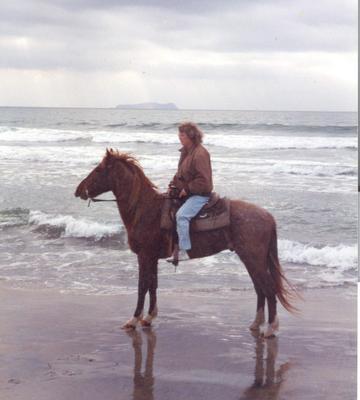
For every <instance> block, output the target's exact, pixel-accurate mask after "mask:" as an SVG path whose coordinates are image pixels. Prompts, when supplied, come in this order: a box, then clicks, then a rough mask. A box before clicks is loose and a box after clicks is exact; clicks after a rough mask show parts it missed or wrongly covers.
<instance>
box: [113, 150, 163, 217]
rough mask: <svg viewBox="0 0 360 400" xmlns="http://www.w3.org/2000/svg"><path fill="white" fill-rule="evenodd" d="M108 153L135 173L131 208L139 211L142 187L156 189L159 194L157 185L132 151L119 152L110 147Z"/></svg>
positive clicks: (133, 210)
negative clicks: (146, 173)
mask: <svg viewBox="0 0 360 400" xmlns="http://www.w3.org/2000/svg"><path fill="white" fill-rule="evenodd" d="M107 155H110V156H111V158H113V159H115V160H119V161H121V162H122V163H123V164H124V165H125V166H126V167H127V168H128V169H129V170H130V171H131V172H132V174H133V182H132V190H131V194H130V204H129V206H130V210H129V211H131V212H133V213H136V211H137V205H138V202H139V200H140V194H141V189H143V188H144V187H145V188H146V187H147V188H151V189H155V190H156V193H157V194H158V190H157V186H156V185H155V184H154V183H153V182H151V180H150V179H149V178H148V177H147V176H146V175H145V173H144V170H143V168H142V166H141V165H140V163H139V161H138V160H137V159H136V158H135V157H134V156H133V155H131V154H130V153H123V152H119V151H118V150H113V149H110V150H108V151H107Z"/></svg>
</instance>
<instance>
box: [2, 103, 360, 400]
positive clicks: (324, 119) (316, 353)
mask: <svg viewBox="0 0 360 400" xmlns="http://www.w3.org/2000/svg"><path fill="white" fill-rule="evenodd" d="M186 120H190V121H195V122H196V123H197V124H198V125H199V127H200V128H201V129H202V130H203V131H204V133H205V136H204V146H205V147H206V148H207V149H208V151H209V153H210V154H211V160H212V167H213V177H214V186H215V188H214V190H215V191H216V192H217V193H219V194H220V195H221V196H226V197H228V198H230V199H241V200H244V201H247V202H251V203H253V204H256V205H258V206H260V207H262V208H264V209H266V210H267V211H268V212H270V213H271V214H272V215H273V217H274V219H275V220H276V224H277V237H278V254H279V259H280V262H281V265H282V268H283V271H284V273H285V275H286V277H287V279H288V280H289V281H290V282H291V284H292V285H294V286H295V287H296V288H297V289H298V291H299V292H300V293H301V294H302V295H303V297H304V302H301V301H299V303H298V304H297V305H298V307H299V308H300V309H301V311H302V314H301V316H299V317H297V316H293V315H290V314H289V313H287V312H286V311H285V310H284V309H283V308H282V307H281V306H280V305H279V307H278V309H279V316H280V332H279V335H278V336H277V337H276V338H274V339H268V340H264V339H263V338H261V337H256V335H255V336H254V335H252V333H251V332H250V331H249V329H248V326H249V325H250V324H251V322H252V321H253V319H254V316H255V307H256V296H255V292H254V289H253V285H252V281H251V279H250V277H249V274H248V273H247V270H246V268H245V266H244V265H243V264H242V262H240V261H239V258H238V256H237V255H236V254H235V253H234V252H231V251H224V252H221V253H218V254H215V255H213V256H210V257H206V258H202V259H196V260H191V261H189V262H187V263H180V265H179V267H178V268H177V270H176V272H175V271H174V268H173V267H172V266H170V265H169V264H168V263H166V262H165V261H160V262H159V269H158V275H159V276H158V278H159V289H158V305H159V317H158V319H156V320H155V323H154V326H153V328H152V329H150V330H143V329H142V328H139V329H138V330H137V331H136V332H132V333H126V332H124V331H122V330H121V329H120V327H121V326H122V324H124V323H125V322H126V321H127V320H128V319H129V318H130V317H131V316H132V314H133V312H134V310H135V304H136V300H137V286H138V268H137V259H136V255H135V254H133V253H131V251H130V250H129V247H128V244H127V232H126V229H125V226H124V224H123V221H122V220H121V219H120V216H119V211H118V209H117V207H116V205H115V203H113V202H108V203H97V204H92V205H91V206H90V207H88V204H87V202H84V201H81V200H79V199H77V198H75V197H74V192H75V189H76V187H77V186H78V184H79V183H80V182H81V181H82V180H83V179H84V177H85V176H87V174H89V172H90V171H91V170H92V169H93V168H94V167H95V166H96V165H97V164H98V163H99V162H100V161H101V160H102V157H103V156H104V154H105V150H106V148H114V149H118V150H119V151H121V152H130V153H131V154H132V155H133V156H135V157H136V158H137V159H138V161H139V163H140V165H141V166H142V167H143V170H144V173H145V174H146V176H147V177H148V178H149V179H150V180H151V181H152V182H153V183H154V184H155V185H156V186H157V187H158V190H159V192H165V191H166V189H167V185H168V183H169V182H170V180H171V179H172V178H173V176H174V174H175V172H176V168H177V163H178V159H179V151H178V150H179V147H180V145H179V141H178V134H177V127H178V124H179V122H181V121H186ZM357 148H358V145H357V115H356V113H347V112H333V113H329V112H290V111H277V112H272V111H230V110H228V111H224V110H222V111H221V110H217V111H215V110H119V109H85V108H84V109H76V108H68V109H62V108H53V109H51V108H20V107H8V108H6V107H4V108H1V107H0V171H1V177H2V179H1V180H0V239H1V240H0V304H1V305H0V348H1V352H0V354H1V363H0V398H1V400H16V399H21V400H29V399H30V400H33V399H34V400H42V399H43V400H58V399H64V400H65V399H66V400H68V399H75V400H79V399H80V400H81V399H87V400H97V399H106V400H108V399H110V400H111V399H117V400H119V399H120V400H121V399H135V400H140V399H142V400H144V399H156V400H162V399H164V400H192V399H206V400H212V399H214V400H215V399H216V400H220V399H221V400H222V399H237V400H239V399H264V400H265V399H267V400H268V399H278V400H280V399H281V400H304V399H306V400H308V399H314V400H315V399H316V400H319V399H326V400H329V399H330V400H331V399H334V400H335V399H336V400H337V399H345V400H347V399H349V400H350V399H351V400H352V399H354V398H355V396H356V315H355V314H356V313H355V311H356V283H357V277H358V259H357V227H356V223H355V221H356V217H357V199H358V193H357ZM99 197H101V198H102V199H112V198H113V194H112V193H105V194H103V195H101V196H99Z"/></svg>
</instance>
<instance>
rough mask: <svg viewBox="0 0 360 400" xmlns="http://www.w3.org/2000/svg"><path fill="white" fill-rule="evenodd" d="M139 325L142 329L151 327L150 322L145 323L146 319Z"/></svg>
mask: <svg viewBox="0 0 360 400" xmlns="http://www.w3.org/2000/svg"><path fill="white" fill-rule="evenodd" d="M140 324H141V326H142V327H143V328H150V326H151V322H150V321H146V319H142V320H141V321H140Z"/></svg>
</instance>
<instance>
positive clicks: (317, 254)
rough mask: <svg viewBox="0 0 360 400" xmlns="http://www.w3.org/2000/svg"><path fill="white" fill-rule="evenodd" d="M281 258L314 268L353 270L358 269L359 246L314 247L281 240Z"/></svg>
mask: <svg viewBox="0 0 360 400" xmlns="http://www.w3.org/2000/svg"><path fill="white" fill-rule="evenodd" d="M279 257H280V259H281V260H282V261H286V262H291V263H299V264H309V265H314V266H327V267H331V268H341V269H342V270H351V269H355V268H357V246H356V245H353V246H346V245H344V244H339V245H337V246H324V247H320V248H317V247H314V246H311V245H308V244H303V243H299V242H296V241H291V240H286V239H282V240H279Z"/></svg>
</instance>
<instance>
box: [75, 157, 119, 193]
mask: <svg viewBox="0 0 360 400" xmlns="http://www.w3.org/2000/svg"><path fill="white" fill-rule="evenodd" d="M114 161H115V160H114V155H113V152H112V150H110V151H109V150H108V149H106V154H105V156H104V158H103V160H102V161H101V163H100V164H99V165H98V166H97V167H95V168H94V169H93V170H92V171H91V172H90V174H89V175H88V176H87V177H86V178H85V179H84V180H83V181H81V183H80V184H79V186H78V187H77V188H76V191H75V196H76V197H80V198H81V199H83V200H87V199H89V198H94V197H96V196H99V195H100V194H102V193H105V192H108V191H109V190H111V184H110V179H109V175H110V170H111V168H112V166H113V163H114Z"/></svg>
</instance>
